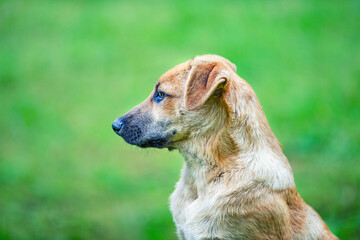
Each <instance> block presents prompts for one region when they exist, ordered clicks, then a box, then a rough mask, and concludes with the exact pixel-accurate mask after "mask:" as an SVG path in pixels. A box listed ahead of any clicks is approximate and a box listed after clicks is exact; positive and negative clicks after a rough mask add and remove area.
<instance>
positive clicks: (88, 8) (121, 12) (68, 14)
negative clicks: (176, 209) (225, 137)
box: [0, 0, 360, 240]
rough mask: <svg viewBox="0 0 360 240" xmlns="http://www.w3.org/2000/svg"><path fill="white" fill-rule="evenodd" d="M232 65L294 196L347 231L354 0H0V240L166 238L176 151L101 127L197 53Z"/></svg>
mask: <svg viewBox="0 0 360 240" xmlns="http://www.w3.org/2000/svg"><path fill="white" fill-rule="evenodd" d="M206 53H214V54H219V55H222V56H224V57H226V58H228V59H230V60H231V61H232V62H234V63H235V64H236V65H237V68H238V74H239V75H240V76H241V77H243V78H244V79H245V80H247V81H248V82H249V83H250V84H251V85H252V87H253V88H254V90H255V92H256V93H257V96H258V98H259V99H260V102H261V104H262V106H263V108H264V111H265V113H266V115H267V117H268V120H269V122H270V125H271V127H272V129H273V131H274V133H275V135H276V136H277V137H278V139H279V141H280V142H281V143H282V145H283V146H284V147H283V149H284V152H285V154H286V155H287V157H288V159H289V161H290V164H291V165H292V167H293V171H294V175H295V180H296V184H297V188H298V190H299V192H300V194H301V196H302V197H303V198H304V199H305V201H306V202H307V203H309V204H310V205H311V206H312V207H313V208H314V209H315V210H317V211H318V212H319V214H320V215H321V216H322V217H323V218H324V220H325V221H326V223H327V224H328V226H329V228H330V229H331V230H332V231H333V232H334V233H335V234H336V235H338V236H339V237H341V238H342V239H360V237H359V236H360V196H359V195H360V150H359V149H360V123H359V120H360V93H359V92H360V1H358V0H353V1H348V0H339V1H336V0H316V1H315V0H314V1H310V0H307V1H305V0H304V1H293V0H281V1H280V0H274V1H265V0H261V1H260V0H259V1H257V0H253V1H250V0H249V1H247V0H245V1H213V0H208V1H186V0H178V1H160V0H159V1H141V2H140V1H115V0H114V1H21V0H3V1H0V114H1V116H0V128H1V129H0V130H1V131H0V239H2V240H7V239H18V240H21V239H36V240H42V239H52V240H62V239H64V240H65V239H87V240H91V239H175V238H176V236H175V227H174V224H173V222H172V218H171V214H170V212H169V210H168V196H169V195H170V193H171V192H172V191H173V189H174V185H175V183H176V181H177V180H178V178H179V175H180V168H181V166H182V163H183V159H182V157H181V156H180V155H179V153H178V152H176V151H173V152H168V151H167V150H155V149H146V150H143V149H139V148H136V147H134V146H130V145H127V144H126V143H125V142H124V141H123V140H122V139H121V138H120V137H118V136H116V135H115V134H114V133H113V131H112V129H111V123H112V122H113V120H115V118H117V117H119V116H121V115H122V114H124V113H125V112H127V111H128V110H129V109H131V108H132V107H133V106H135V105H136V104H138V103H140V102H142V101H143V99H145V97H147V96H148V94H149V93H150V91H151V90H152V88H153V85H154V83H155V82H156V80H157V79H158V77H159V76H160V75H161V74H162V73H164V72H165V71H166V70H168V69H170V68H171V67H173V66H175V65H177V64H179V63H181V62H184V61H186V60H188V59H190V58H193V57H194V56H196V55H200V54H206Z"/></svg>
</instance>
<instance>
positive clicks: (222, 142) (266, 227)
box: [113, 55, 337, 239]
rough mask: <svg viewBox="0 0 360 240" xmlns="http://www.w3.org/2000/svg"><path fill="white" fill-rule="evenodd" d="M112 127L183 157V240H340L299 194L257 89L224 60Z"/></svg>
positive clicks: (203, 63) (176, 204) (171, 82)
mask: <svg viewBox="0 0 360 240" xmlns="http://www.w3.org/2000/svg"><path fill="white" fill-rule="evenodd" d="M160 90H161V91H162V92H164V93H165V94H166V95H165V97H164V99H163V100H161V101H156V100H155V99H154V94H156V92H158V91H160ZM113 127H114V130H115V132H116V133H117V134H119V135H120V136H122V137H123V138H124V140H125V141H126V142H128V143H130V144H134V145H138V146H140V147H157V148H169V149H178V150H179V151H180V153H181V154H182V155H183V156H184V158H185V164H184V167H183V169H182V172H181V178H180V181H179V182H178V183H177V184H176V189H175V191H174V192H173V194H172V195H171V197H170V201H171V212H172V214H173V218H174V221H175V224H176V227H177V234H178V236H179V238H180V239H337V238H336V237H335V236H334V235H333V234H332V233H331V232H330V231H329V229H328V228H327V226H326V224H325V223H324V222H323V220H322V219H321V217H320V216H319V215H318V214H317V213H316V212H315V211H314V210H313V209H312V208H311V207H310V206H308V205H307V204H306V203H305V202H304V201H303V199H302V198H301V197H300V196H299V194H298V193H297V190H296V187H295V183H294V178H293V173H292V170H291V167H290V165H289V163H288V161H287V159H286V157H285V155H284V154H283V152H282V150H281V147H280V144H279V142H278V141H277V139H276V137H275V136H274V134H273V133H272V131H271V129H270V127H269V124H268V121H267V119H266V117H265V115H264V112H263V110H262V108H261V106H260V103H259V101H258V99H257V97H256V95H255V93H254V91H253V89H252V88H251V87H250V85H249V84H248V83H247V82H245V81H244V80H243V79H242V78H240V77H239V76H238V75H237V74H236V66H235V65H234V64H232V63H231V62H230V61H228V60H226V59H225V58H222V57H220V56H216V55H203V56H198V57H195V58H194V59H192V60H189V61H187V62H185V63H183V64H180V65H178V66H176V67H174V68H173V69H171V70H169V71H168V72H166V73H165V74H164V75H163V76H161V78H160V79H159V81H158V83H157V84H156V86H155V89H154V91H153V92H152V93H151V94H150V96H149V97H148V98H147V99H146V100H145V101H144V102H143V103H142V104H140V105H139V106H137V107H135V108H134V109H132V110H131V111H130V112H128V113H127V114H126V115H124V116H123V117H121V118H119V119H117V120H116V121H115V122H114V124H113Z"/></svg>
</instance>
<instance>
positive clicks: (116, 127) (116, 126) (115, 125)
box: [112, 119, 124, 134]
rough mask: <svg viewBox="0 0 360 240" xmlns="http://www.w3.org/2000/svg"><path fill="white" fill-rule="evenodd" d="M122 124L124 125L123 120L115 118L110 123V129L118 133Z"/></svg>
mask: <svg viewBox="0 0 360 240" xmlns="http://www.w3.org/2000/svg"><path fill="white" fill-rule="evenodd" d="M123 126H124V123H123V121H121V120H120V119H116V120H115V121H114V122H113V124H112V129H113V130H114V132H116V133H117V134H119V133H120V132H121V129H122V128H123Z"/></svg>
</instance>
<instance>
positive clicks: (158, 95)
mask: <svg viewBox="0 0 360 240" xmlns="http://www.w3.org/2000/svg"><path fill="white" fill-rule="evenodd" d="M165 96H166V94H165V93H164V92H162V91H160V90H157V91H156V92H155V94H154V100H155V101H156V102H161V101H162V100H163V99H164V98H165Z"/></svg>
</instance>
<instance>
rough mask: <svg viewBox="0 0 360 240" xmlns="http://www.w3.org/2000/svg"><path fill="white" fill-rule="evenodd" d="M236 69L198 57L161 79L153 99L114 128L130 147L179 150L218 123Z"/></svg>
mask: <svg viewBox="0 0 360 240" xmlns="http://www.w3.org/2000/svg"><path fill="white" fill-rule="evenodd" d="M235 71H236V67H235V65H234V64H232V63H231V62H230V61H228V60H226V59H225V58H222V57H220V56H216V55H203V56H198V57H196V58H194V59H192V60H189V61H187V62H185V63H182V64H180V65H178V66H176V67H174V68H172V69H170V70H169V71H167V72H166V73H165V74H164V75H162V76H161V77H160V79H159V81H158V82H157V83H156V84H155V87H154V89H153V91H152V92H151V94H150V96H149V97H148V98H147V99H146V100H145V101H144V102H143V103H141V104H140V105H138V106H136V107H134V108H133V109H132V110H130V111H129V112H128V113H126V114H125V115H123V116H122V117H120V118H118V119H116V120H115V121H114V123H113V124H112V128H113V130H114V131H115V133H116V134H118V135H119V136H121V137H122V138H123V139H124V140H125V141H126V142H127V143H129V144H133V145H137V146H140V147H155V148H169V149H173V148H177V147H178V145H177V143H179V142H182V141H185V140H187V139H189V138H191V137H192V136H194V135H201V134H202V133H204V131H206V129H209V128H212V129H213V130H214V129H216V128H217V125H219V124H221V123H219V122H217V121H216V119H218V116H219V114H220V112H219V111H221V110H220V109H223V108H218V107H216V106H219V105H221V104H222V98H223V93H224V92H225V91H226V88H227V85H228V81H229V76H230V74H232V73H234V72H235Z"/></svg>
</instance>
